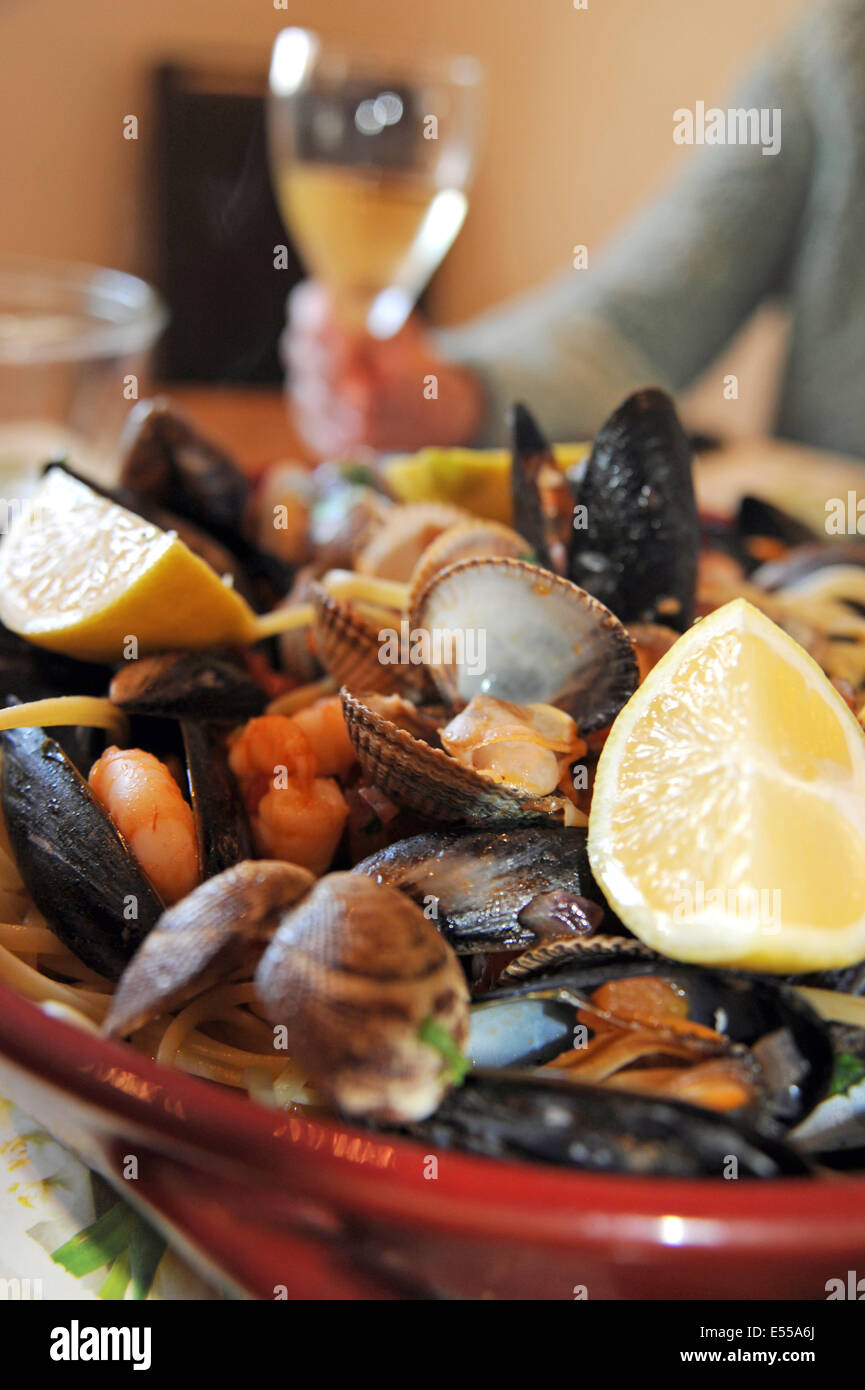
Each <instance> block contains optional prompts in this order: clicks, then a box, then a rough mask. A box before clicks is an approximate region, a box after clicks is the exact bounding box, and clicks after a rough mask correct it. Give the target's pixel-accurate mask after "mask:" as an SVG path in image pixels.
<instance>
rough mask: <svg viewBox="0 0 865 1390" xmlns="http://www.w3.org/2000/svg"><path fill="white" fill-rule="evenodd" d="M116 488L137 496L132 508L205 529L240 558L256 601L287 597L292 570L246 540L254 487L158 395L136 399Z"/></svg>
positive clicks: (231, 460) (244, 475) (123, 442)
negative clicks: (162, 511) (163, 511)
mask: <svg viewBox="0 0 865 1390" xmlns="http://www.w3.org/2000/svg"><path fill="white" fill-rule="evenodd" d="M120 455H121V459H122V463H121V469H120V485H121V487H122V488H123V489H125V490H126V491H128V492H129V493H131V495H132V496H133V498H136V499H139V501H138V504H137V505H133V507H132V510H133V511H138V510H139V509H141V508H143V507H144V506H147V507H153V506H158V507H163V508H168V509H169V510H170V511H172V512H175V513H177V515H178V516H180V517H181V518H183V519H184V520H185V521H189V522H191V523H192V524H193V525H194V526H195V527H196V528H200V529H201V530H203V531H205V532H207V533H208V534H209V535H210V536H212V537H213V538H214V539H215V540H216V541H218V542H219V543H220V544H221V545H222V546H225V547H226V548H227V549H228V550H229V551H230V552H231V554H232V555H233V556H234V557H235V559H236V560H238V561H239V562H240V564H241V566H242V568H243V571H244V574H245V577H246V579H247V580H248V581H249V582H250V583H251V584H252V587H253V591H254V593H255V596H256V599H257V600H258V601H259V602H260V601H264V602H266V603H268V604H270V603H272V602H273V601H274V599H275V598H276V597H281V596H282V595H283V594H285V593H287V591H288V589H289V587H290V584H291V570H290V568H289V567H288V566H287V565H285V564H284V563H283V562H282V560H280V559H279V558H278V556H276V555H272V554H270V553H268V552H267V551H264V550H261V549H259V547H258V546H256V545H255V544H253V543H252V542H251V541H250V539H249V538H248V536H247V534H246V532H245V529H244V523H245V521H246V517H247V514H248V511H249V503H250V498H251V495H252V484H251V483H250V480H249V478H248V476H247V475H246V474H245V473H244V472H243V470H242V469H241V468H239V467H238V465H237V463H236V462H235V460H234V459H233V458H231V457H230V456H229V454H227V453H226V452H225V451H224V450H223V449H221V448H219V446H218V445H216V444H214V443H213V441H212V440H210V439H206V438H205V437H204V435H202V434H201V433H200V432H199V431H198V430H197V429H195V427H194V426H193V425H192V424H191V423H190V422H189V421H188V420H186V419H184V417H183V416H182V415H181V414H180V413H179V412H178V411H176V410H175V409H173V407H172V406H170V405H169V404H168V402H167V401H166V400H164V399H162V398H158V399H155V400H146V401H139V403H138V404H137V405H136V406H135V407H134V408H133V409H132V410H131V411H130V413H129V416H128V417H127V421H126V425H125V427H124V432H123V436H122V438H121V441H120Z"/></svg>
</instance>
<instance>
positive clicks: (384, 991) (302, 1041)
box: [255, 873, 468, 1122]
mask: <svg viewBox="0 0 865 1390" xmlns="http://www.w3.org/2000/svg"><path fill="white" fill-rule="evenodd" d="M255 978H256V985H257V988H258V993H259V997H260V998H261V1001H262V1004H263V1006H264V1009H265V1012H266V1014H267V1017H268V1018H269V1019H270V1020H271V1022H272V1023H275V1024H280V1025H282V1026H283V1027H284V1028H285V1030H286V1034H287V1039H286V1040H287V1044H288V1051H289V1053H290V1055H291V1056H292V1058H293V1059H295V1060H296V1061H297V1062H298V1063H299V1064H300V1066H301V1067H303V1068H304V1070H305V1071H306V1073H307V1076H308V1079H309V1080H310V1081H311V1082H312V1084H313V1086H314V1088H315V1090H316V1091H317V1092H319V1093H320V1094H321V1095H322V1096H323V1097H324V1098H325V1099H326V1100H329V1101H330V1102H331V1103H332V1104H334V1105H336V1106H337V1107H338V1108H339V1109H340V1110H342V1111H343V1112H344V1113H345V1114H349V1115H363V1116H366V1117H369V1118H372V1119H378V1120H392V1121H397V1122H399V1121H404V1120H418V1119H422V1118H424V1117H425V1116H427V1115H429V1114H430V1113H431V1112H432V1111H433V1110H434V1109H435V1108H436V1106H437V1105H438V1104H439V1102H440V1100H441V1099H442V1097H443V1095H444V1094H445V1092H446V1091H447V1089H448V1087H449V1085H450V1083H451V1078H450V1077H449V1076H448V1075H447V1074H446V1073H447V1059H446V1058H445V1057H444V1056H443V1054H442V1053H441V1052H439V1051H438V1050H437V1049H436V1046H435V1044H434V1043H433V1044H432V1045H430V1042H429V1041H425V1040H424V1038H423V1036H422V1030H423V1028H424V1025H429V1024H430V1023H432V1024H434V1025H435V1028H436V1029H437V1030H438V1032H439V1035H440V1036H441V1034H442V1033H447V1034H448V1035H449V1037H450V1039H451V1040H452V1042H453V1044H454V1049H455V1050H456V1049H459V1050H461V1049H462V1047H463V1046H464V1045H465V1043H466V1041H467V1039H468V989H467V987H466V982H465V978H464V976H463V973H462V970H461V969H460V966H459V963H458V961H457V958H456V956H455V955H454V953H453V951H452V950H451V949H450V947H449V946H448V944H447V942H446V941H445V940H444V939H443V937H441V936H440V935H439V933H438V932H437V931H436V928H435V926H434V924H433V923H432V922H430V921H428V919H427V918H426V917H425V916H424V914H423V912H422V911H421V909H420V908H419V907H418V906H417V905H416V904H415V903H413V902H411V901H410V899H408V898H407V897H406V896H405V895H404V894H403V893H400V892H398V891H397V890H396V889H395V888H388V887H385V886H383V885H382V884H378V883H374V882H373V880H372V879H368V878H363V877H358V876H356V875H353V874H347V873H336V874H329V875H328V876H327V877H326V878H323V879H321V880H320V881H319V882H318V883H317V884H316V885H315V887H314V888H313V889H312V891H311V892H310V893H309V894H308V896H307V897H306V898H305V900H304V901H303V902H302V903H300V904H299V906H298V907H296V908H295V909H294V910H293V911H290V912H287V913H286V914H285V915H284V916H283V918H282V920H281V922H280V924H279V928H278V930H277V932H276V935H275V936H274V938H273V940H272V941H271V943H270V945H269V946H268V948H267V951H266V952H265V954H264V956H263V957H262V960H261V962H260V964H259V967H258V970H257V972H256V977H255Z"/></svg>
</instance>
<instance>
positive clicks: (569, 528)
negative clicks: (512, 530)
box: [511, 405, 576, 575]
mask: <svg viewBox="0 0 865 1390" xmlns="http://www.w3.org/2000/svg"><path fill="white" fill-rule="evenodd" d="M511 501H512V505H513V514H514V517H515V519H517V521H518V523H519V526H520V529H521V531H522V533H523V534H524V535H525V536H526V537H527V539H528V541H529V543H530V545H531V548H532V550H533V552H534V554H535V555H536V556H537V560H538V564H540V565H543V566H544V567H545V568H546V569H550V570H554V571H555V572H556V574H562V575H566V574H567V572H568V557H569V555H570V551H571V544H572V537H573V532H574V503H575V501H576V498H575V497H574V495H573V493H572V492H571V489H570V487H569V485H568V482H567V480H566V478H565V476H564V474H563V473H562V472H561V470H560V469H559V467H558V464H557V463H556V460H555V458H554V456H553V451H552V449H551V448H550V445H549V443H548V442H547V440H546V439H545V438H544V435H543V434H542V433H541V430H540V428H539V427H538V424H537V422H536V421H535V419H534V417H533V416H532V415H531V414H530V412H529V411H528V410H527V409H526V407H525V406H524V405H515V406H514V408H513V411H512V414H511Z"/></svg>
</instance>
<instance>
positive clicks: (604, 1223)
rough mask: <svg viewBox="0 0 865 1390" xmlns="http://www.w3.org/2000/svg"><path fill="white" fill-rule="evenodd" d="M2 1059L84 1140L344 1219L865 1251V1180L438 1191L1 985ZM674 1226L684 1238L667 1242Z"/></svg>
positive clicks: (608, 1181)
mask: <svg viewBox="0 0 865 1390" xmlns="http://www.w3.org/2000/svg"><path fill="white" fill-rule="evenodd" d="M3 1058H5V1059H6V1061H7V1062H9V1063H11V1064H12V1065H13V1066H14V1067H15V1068H17V1069H18V1070H19V1071H23V1072H25V1073H28V1074H30V1075H31V1076H32V1078H33V1081H34V1084H36V1085H46V1084H47V1085H48V1086H49V1087H51V1088H55V1089H59V1090H61V1091H62V1092H63V1093H64V1094H65V1096H66V1097H67V1100H68V1097H70V1096H71V1097H73V1098H74V1102H75V1105H76V1108H77V1109H78V1110H79V1114H80V1119H81V1122H82V1123H83V1124H84V1125H85V1127H86V1128H88V1129H89V1130H90V1131H91V1132H95V1133H97V1134H101V1135H102V1136H108V1137H110V1136H111V1135H112V1133H114V1134H115V1135H116V1131H117V1128H118V1125H122V1126H123V1127H124V1132H125V1133H127V1134H128V1133H129V1132H130V1131H135V1132H136V1137H137V1138H138V1139H140V1140H141V1141H142V1142H143V1143H144V1144H145V1145H147V1144H148V1143H149V1144H150V1145H151V1146H152V1147H154V1148H156V1149H157V1150H158V1151H160V1152H162V1153H164V1154H167V1155H170V1156H172V1157H174V1158H176V1159H179V1160H180V1161H192V1163H193V1164H195V1163H200V1166H201V1167H202V1168H203V1169H205V1170H206V1169H207V1168H210V1169H214V1168H215V1169H217V1170H218V1169H219V1168H220V1167H221V1168H223V1170H225V1169H226V1168H227V1169H231V1170H233V1171H234V1173H235V1174H237V1173H238V1172H241V1173H243V1174H245V1175H246V1176H248V1177H252V1178H254V1179H255V1181H256V1182H257V1183H260V1182H262V1181H265V1182H270V1183H271V1184H272V1185H275V1186H284V1185H285V1184H286V1182H288V1181H289V1180H290V1183H291V1186H290V1188H289V1189H287V1190H289V1191H290V1192H291V1194H292V1195H293V1196H296V1197H300V1198H303V1197H309V1198H312V1199H315V1198H323V1197H324V1198H330V1199H335V1200H336V1201H337V1203H338V1205H339V1207H340V1208H341V1209H342V1210H343V1211H346V1210H354V1211H358V1212H362V1213H365V1214H367V1215H376V1216H378V1217H382V1218H385V1219H387V1218H389V1217H390V1218H395V1219H397V1220H399V1221H400V1222H402V1223H405V1222H406V1221H409V1222H411V1223H414V1224H417V1225H424V1226H429V1225H436V1226H438V1227H441V1226H442V1225H445V1226H448V1227H450V1228H451V1229H452V1230H454V1231H459V1230H462V1231H465V1232H468V1233H470V1234H472V1235H481V1234H490V1235H494V1236H495V1237H496V1238H497V1239H502V1238H503V1237H508V1236H513V1237H515V1238H517V1239H524V1240H535V1241H541V1242H545V1243H546V1242H548V1243H554V1244H569V1243H570V1242H572V1241H573V1240H574V1239H575V1238H579V1239H580V1240H583V1241H586V1240H590V1241H592V1242H593V1243H601V1242H603V1241H608V1240H609V1239H610V1238H611V1237H612V1238H616V1239H623V1238H626V1239H627V1240H628V1241H629V1242H631V1243H633V1242H636V1243H638V1244H649V1245H656V1246H664V1245H681V1244H710V1245H712V1246H713V1248H716V1249H717V1248H718V1247H719V1246H728V1247H736V1248H740V1249H741V1248H746V1249H747V1248H748V1247H755V1246H762V1245H765V1244H766V1243H767V1242H771V1244H772V1246H773V1248H774V1249H775V1251H776V1253H777V1252H778V1251H780V1250H783V1248H784V1246H785V1245H788V1246H789V1247H790V1249H791V1250H792V1249H794V1248H795V1249H797V1250H800V1249H802V1248H803V1247H807V1249H808V1250H809V1252H810V1253H811V1254H813V1255H817V1254H819V1253H820V1251H821V1250H826V1251H829V1252H831V1250H832V1249H833V1248H835V1247H838V1248H841V1247H845V1248H847V1247H849V1246H850V1245H851V1243H852V1242H853V1241H856V1240H859V1241H863V1240H865V1176H863V1177H855V1176H852V1177H851V1176H848V1175H847V1174H839V1175H834V1174H833V1177H832V1179H831V1180H826V1181H821V1180H820V1179H816V1180H811V1179H806V1180H801V1179H798V1180H797V1179H795V1178H788V1179H783V1180H765V1181H761V1180H756V1181H744V1182H724V1181H721V1180H719V1179H715V1178H706V1179H693V1178H689V1179H679V1178H657V1177H632V1176H630V1175H623V1174H598V1173H583V1172H577V1171H574V1170H569V1169H565V1168H557V1167H552V1166H547V1165H540V1164H532V1163H523V1162H511V1161H507V1162H504V1161H501V1160H497V1159H488V1158H483V1157H479V1156H475V1155H471V1154H465V1153H460V1152H456V1151H450V1150H449V1151H446V1154H445V1155H444V1156H445V1157H446V1160H447V1161H446V1162H443V1163H440V1168H439V1174H438V1180H437V1181H436V1182H435V1183H431V1182H429V1181H427V1180H426V1179H425V1178H424V1175H423V1167H424V1159H425V1147H427V1146H424V1145H423V1144H422V1143H420V1142H418V1141H415V1140H412V1139H408V1138H403V1137H401V1136H392V1135H390V1134H389V1133H387V1132H386V1131H376V1132H372V1133H371V1132H370V1131H367V1130H361V1129H355V1128H352V1126H351V1125H348V1124H342V1123H341V1122H340V1121H339V1120H336V1119H334V1120H330V1119H326V1118H320V1117H318V1116H316V1117H315V1118H313V1119H307V1118H306V1117H304V1116H303V1115H301V1114H299V1113H298V1112H286V1111H281V1110H276V1109H271V1108H269V1107H267V1106H263V1105H260V1104H258V1103H256V1102H255V1101H252V1100H250V1099H249V1098H248V1097H246V1096H244V1095H242V1094H240V1093H238V1092H234V1091H230V1090H228V1089H227V1088H221V1087H219V1086H216V1085H213V1084H211V1083H209V1082H206V1081H202V1080H200V1079H198V1078H196V1077H194V1076H190V1075H188V1074H186V1073H184V1072H181V1071H178V1070H175V1069H173V1068H170V1067H165V1066H162V1065H161V1064H158V1063H156V1062H153V1061H151V1060H150V1059H149V1058H147V1057H145V1056H143V1055H142V1054H140V1053H138V1052H136V1051H135V1050H134V1049H133V1048H131V1047H128V1046H127V1045H126V1044H124V1043H120V1042H114V1041H109V1040H107V1039H104V1038H101V1037H99V1036H97V1035H96V1034H92V1033H90V1032H87V1031H85V1030H83V1029H79V1028H76V1027H74V1026H73V1025H70V1024H67V1023H65V1022H62V1021H61V1020H59V1019H55V1018H51V1017H50V1016H48V1015H46V1014H44V1013H43V1012H42V1011H41V1009H39V1008H38V1007H37V1006H36V1005H35V1004H33V1003H31V1002H30V1001H28V1000H26V999H24V998H22V997H21V996H20V995H18V994H15V993H14V992H13V991H12V990H10V989H8V988H7V987H6V986H3V985H0V1059H3ZM0 1066H2V1061H0ZM24 1108H25V1109H26V1105H25V1106H24ZM35 1118H37V1119H39V1116H38V1115H37V1116H35ZM430 1147H431V1146H430ZM442 1156H443V1155H442V1154H441V1153H439V1154H438V1157H439V1158H440V1159H441V1158H442ZM803 1196H806V1200H805V1201H803ZM676 1218H680V1219H681V1221H683V1222H684V1223H685V1226H684V1227H683V1226H681V1225H674V1226H672V1227H671V1226H670V1225H669V1223H670V1222H671V1221H674V1222H675V1219H676Z"/></svg>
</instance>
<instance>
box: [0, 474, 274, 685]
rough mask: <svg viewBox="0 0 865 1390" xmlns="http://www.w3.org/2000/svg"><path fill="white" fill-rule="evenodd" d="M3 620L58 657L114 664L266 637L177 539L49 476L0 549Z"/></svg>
mask: <svg viewBox="0 0 865 1390" xmlns="http://www.w3.org/2000/svg"><path fill="white" fill-rule="evenodd" d="M0 619H2V621H3V622H4V623H5V624H6V626H7V627H8V628H10V629H11V630H12V631H13V632H17V633H18V634H19V635H20V636H22V637H26V638H27V640H28V641H30V642H33V643H35V644H36V645H37V646H40V647H47V648H49V649H50V650H51V651H55V652H63V653H64V654H65V655H67V656H74V657H78V658H79V659H81V660H85V661H105V662H116V661H120V660H122V659H123V658H124V656H128V655H129V654H130V651H129V639H130V638H135V639H136V641H137V644H138V646H137V653H136V654H137V655H142V656H143V655H145V654H146V653H147V652H152V651H165V650H168V649H171V648H179V647H182V648H194V647H211V646H217V645H219V644H220V643H232V644H244V643H247V642H253V641H255V640H257V638H258V637H259V636H260V635H261V632H260V623H259V621H258V620H257V619H256V616H255V614H254V613H253V611H252V609H251V608H250V607H249V605H248V604H247V603H246V602H245V600H244V599H243V598H241V596H240V595H239V594H236V593H235V592H234V590H233V589H231V588H230V587H229V586H228V585H227V584H225V583H223V581H222V580H221V579H220V577H219V575H218V574H217V573H216V572H215V570H212V569H211V568H210V566H209V565H207V564H205V562H204V561H203V560H201V559H199V557H198V556H197V555H193V553H192V551H191V550H190V549H189V548H188V547H187V546H186V545H184V543H183V542H182V541H181V540H179V539H178V537H177V535H176V534H175V533H174V532H172V531H163V530H161V529H160V528H159V527H158V526H154V525H152V524H151V523H150V522H148V521H144V520H142V518H141V517H140V516H136V515H135V513H134V512H130V511H127V510H126V508H125V507H121V506H118V505H117V504H116V503H115V502H112V501H111V500H110V499H108V498H106V497H103V496H101V495H100V494H99V493H97V492H94V491H93V489H92V488H89V487H88V486H87V485H86V484H85V483H83V482H81V481H80V480H79V479H77V478H75V477H73V476H71V475H70V474H69V473H67V472H65V470H64V469H62V468H51V469H49V470H48V472H47V473H46V474H45V476H44V478H43V479H42V481H41V483H40V484H39V487H38V488H37V489H36V491H35V493H34V494H33V495H32V497H31V498H30V501H29V505H28V506H27V508H25V509H24V510H22V512H21V513H20V515H18V516H17V517H15V519H14V520H13V522H12V525H11V527H10V529H9V534H8V535H7V536H6V538H5V540H4V541H3V544H2V546H0Z"/></svg>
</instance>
